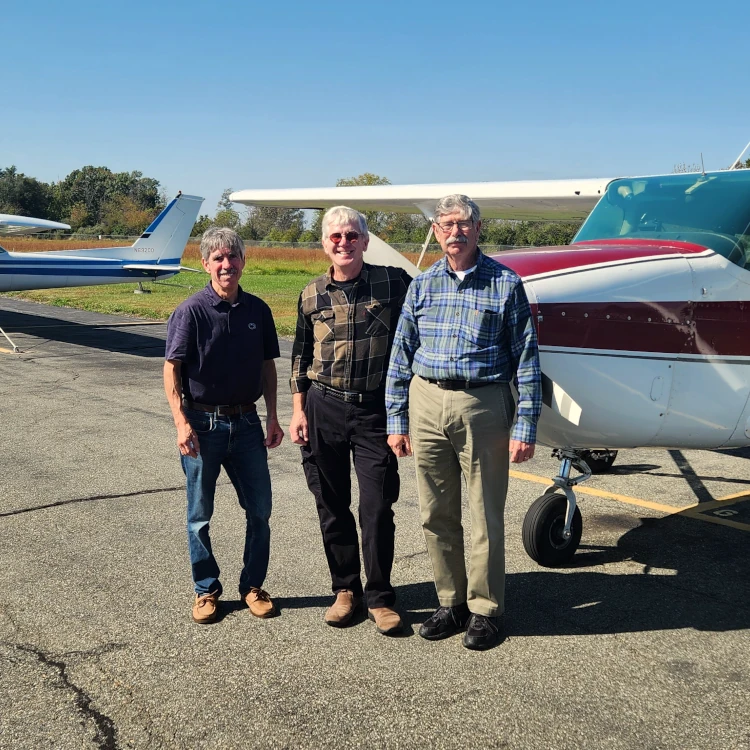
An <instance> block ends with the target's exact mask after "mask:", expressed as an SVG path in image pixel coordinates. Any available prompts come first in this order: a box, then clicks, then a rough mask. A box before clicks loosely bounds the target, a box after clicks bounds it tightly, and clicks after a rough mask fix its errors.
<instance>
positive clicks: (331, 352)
mask: <svg viewBox="0 0 750 750" xmlns="http://www.w3.org/2000/svg"><path fill="white" fill-rule="evenodd" d="M332 268H333V267H331V268H330V269H329V270H328V272H327V273H325V274H323V275H322V276H319V277H318V278H317V279H315V280H313V281H311V282H310V283H309V284H308V285H307V286H306V287H305V288H304V289H303V290H302V294H300V297H299V304H298V308H297V309H298V312H297V334H296V336H295V338H294V346H293V347H292V377H291V379H290V383H291V386H292V393H304V392H305V391H307V389H308V388H309V387H310V381H312V380H317V381H318V382H319V383H322V384H323V385H328V386H331V387H332V388H339V389H341V390H345V391H357V392H359V393H363V392H366V391H374V390H376V389H377V388H379V387H380V386H381V385H384V382H385V375H386V372H387V371H388V357H389V356H390V353H391V345H392V344H393V336H394V334H395V333H396V324H397V323H398V317H399V315H400V314H401V305H403V303H404V297H405V296H406V290H407V288H408V286H409V282H410V281H411V277H410V276H409V274H408V273H406V271H404V270H403V269H401V268H394V267H392V266H371V265H369V264H368V263H365V264H364V265H363V266H362V272H361V273H360V275H359V278H358V279H357V280H356V281H355V282H354V285H353V286H352V287H351V289H349V290H348V291H349V298H350V299H347V294H346V292H345V291H344V290H343V289H341V288H340V287H339V286H338V285H337V283H336V282H335V281H334V280H333V277H332ZM350 300H351V301H350Z"/></svg>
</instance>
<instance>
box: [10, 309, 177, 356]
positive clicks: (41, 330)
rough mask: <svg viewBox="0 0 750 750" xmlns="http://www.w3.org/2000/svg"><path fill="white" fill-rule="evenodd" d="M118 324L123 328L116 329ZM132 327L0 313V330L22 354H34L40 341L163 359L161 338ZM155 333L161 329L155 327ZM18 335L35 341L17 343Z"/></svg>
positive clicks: (12, 312) (129, 324) (126, 323)
mask: <svg viewBox="0 0 750 750" xmlns="http://www.w3.org/2000/svg"><path fill="white" fill-rule="evenodd" d="M133 323H136V324H137V323H138V321H133ZM118 325H119V326H123V327H122V328H119V327H118ZM125 326H127V327H125ZM132 327H133V326H132V324H131V323H129V322H120V323H119V324H118V323H117V322H112V323H109V324H107V323H106V322H104V321H103V322H101V323H76V322H74V321H70V320H57V319H55V318H50V317H48V316H46V315H32V314H29V313H22V312H15V311H12V310H0V328H2V329H3V330H4V331H5V332H6V333H7V334H8V335H9V336H10V337H11V339H14V341H15V343H16V344H18V346H19V347H20V348H21V350H22V353H24V354H26V353H28V354H32V353H34V352H35V351H36V350H37V349H38V348H39V344H40V343H41V342H43V341H58V342H60V343H64V344H76V345H77V346H88V347H92V348H94V349H103V350H105V351H109V352H126V353H128V354H134V355H136V356H140V357H163V356H164V339H163V338H162V337H159V336H145V335H143V334H142V333H136V332H134V331H132V330H130V329H131V328H132ZM157 328H159V327H158V326H157ZM159 330H160V331H161V330H162V329H160V328H159ZM19 334H23V335H24V336H33V337H34V338H35V339H38V340H39V341H35V342H33V343H30V342H28V340H26V341H24V342H23V343H21V342H19V341H18V340H17V339H18V337H19ZM14 335H15V338H14ZM3 341H4V339H3Z"/></svg>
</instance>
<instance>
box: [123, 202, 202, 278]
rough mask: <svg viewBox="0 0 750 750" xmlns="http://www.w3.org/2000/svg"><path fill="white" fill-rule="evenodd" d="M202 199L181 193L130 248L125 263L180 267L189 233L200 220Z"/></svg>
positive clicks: (124, 257) (124, 258)
mask: <svg viewBox="0 0 750 750" xmlns="http://www.w3.org/2000/svg"><path fill="white" fill-rule="evenodd" d="M202 203H203V198H199V197H198V196H196V195H182V193H178V194H177V197H176V198H174V199H173V200H172V201H171V202H170V203H169V204H168V205H167V207H166V208H165V209H164V210H163V211H162V212H161V213H160V214H159V215H158V216H157V217H156V218H155V219H154V220H153V221H152V222H151V223H150V224H149V225H148V227H146V231H144V233H143V234H142V235H141V236H140V237H139V238H138V239H137V240H136V241H135V242H134V243H133V245H132V246H131V247H130V248H128V252H127V253H126V254H125V255H121V256H119V257H121V258H122V259H123V260H131V261H141V262H144V263H156V264H158V265H167V266H168V265H177V266H179V265H180V259H181V258H182V253H183V251H184V250H185V245H186V244H187V241H188V237H190V232H191V231H192V230H193V226H194V225H195V220H196V219H197V218H198V211H200V207H201V204H202Z"/></svg>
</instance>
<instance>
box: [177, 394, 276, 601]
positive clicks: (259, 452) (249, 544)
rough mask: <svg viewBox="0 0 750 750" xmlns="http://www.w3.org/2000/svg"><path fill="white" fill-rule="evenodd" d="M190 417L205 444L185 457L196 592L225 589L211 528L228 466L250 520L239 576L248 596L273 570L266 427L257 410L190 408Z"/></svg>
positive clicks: (188, 520) (190, 540)
mask: <svg viewBox="0 0 750 750" xmlns="http://www.w3.org/2000/svg"><path fill="white" fill-rule="evenodd" d="M185 416H186V417H187V419H188V421H189V422H190V424H191V425H192V427H193V429H194V430H195V431H196V433H198V441H199V443H200V453H199V454H198V457H197V458H192V457H191V456H181V457H180V458H181V460H182V470H183V471H184V472H185V477H186V479H187V532H188V544H189V547H190V565H191V567H192V572H193V581H194V583H195V593H196V594H199V595H202V594H208V593H212V592H214V593H217V594H221V592H222V586H221V582H220V581H219V566H218V564H217V562H216V558H215V557H214V555H213V552H212V551H211V539H210V537H209V534H208V529H209V523H210V521H211V516H212V515H213V512H214V492H215V490H216V480H217V479H218V477H219V472H220V471H221V467H222V466H223V467H224V470H225V471H226V473H227V476H228V477H229V479H230V481H231V482H232V484H233V485H234V488H235V490H237V497H238V498H239V501H240V505H241V506H242V509H243V510H244V511H245V518H246V520H247V525H246V528H245V551H244V554H243V556H242V562H243V567H242V574H241V575H240V596H243V595H244V594H246V593H247V592H248V591H250V589H251V588H255V587H258V588H260V587H261V586H262V585H263V581H264V580H265V578H266V573H267V571H268V557H269V553H270V542H271V530H270V528H269V526H268V519H269V518H270V517H271V476H270V474H269V472H268V460H267V453H268V452H267V450H266V446H265V445H263V439H264V438H263V428H262V427H261V425H260V419H259V417H258V415H257V414H256V413H254V412H252V413H249V414H242V415H238V416H233V417H224V416H221V417H217V416H216V415H215V414H212V413H208V412H202V411H194V410H192V409H185Z"/></svg>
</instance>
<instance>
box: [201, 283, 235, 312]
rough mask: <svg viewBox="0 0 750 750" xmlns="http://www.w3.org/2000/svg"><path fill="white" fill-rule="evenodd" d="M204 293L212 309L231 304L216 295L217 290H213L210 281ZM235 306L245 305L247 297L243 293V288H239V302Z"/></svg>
mask: <svg viewBox="0 0 750 750" xmlns="http://www.w3.org/2000/svg"><path fill="white" fill-rule="evenodd" d="M203 291H204V293H205V294H206V297H208V301H209V303H210V304H211V306H212V307H218V306H219V305H220V304H222V303H226V304H229V303H228V302H227V301H226V300H225V299H222V298H221V297H219V295H218V294H216V290H215V289H214V288H213V285H212V284H211V282H210V281H209V282H208V284H206V286H205V287H204V289H203ZM234 304H235V305H244V304H245V295H244V294H243V293H242V287H241V286H238V287H237V301H236V302H235V303H234ZM232 306H234V305H232Z"/></svg>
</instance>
